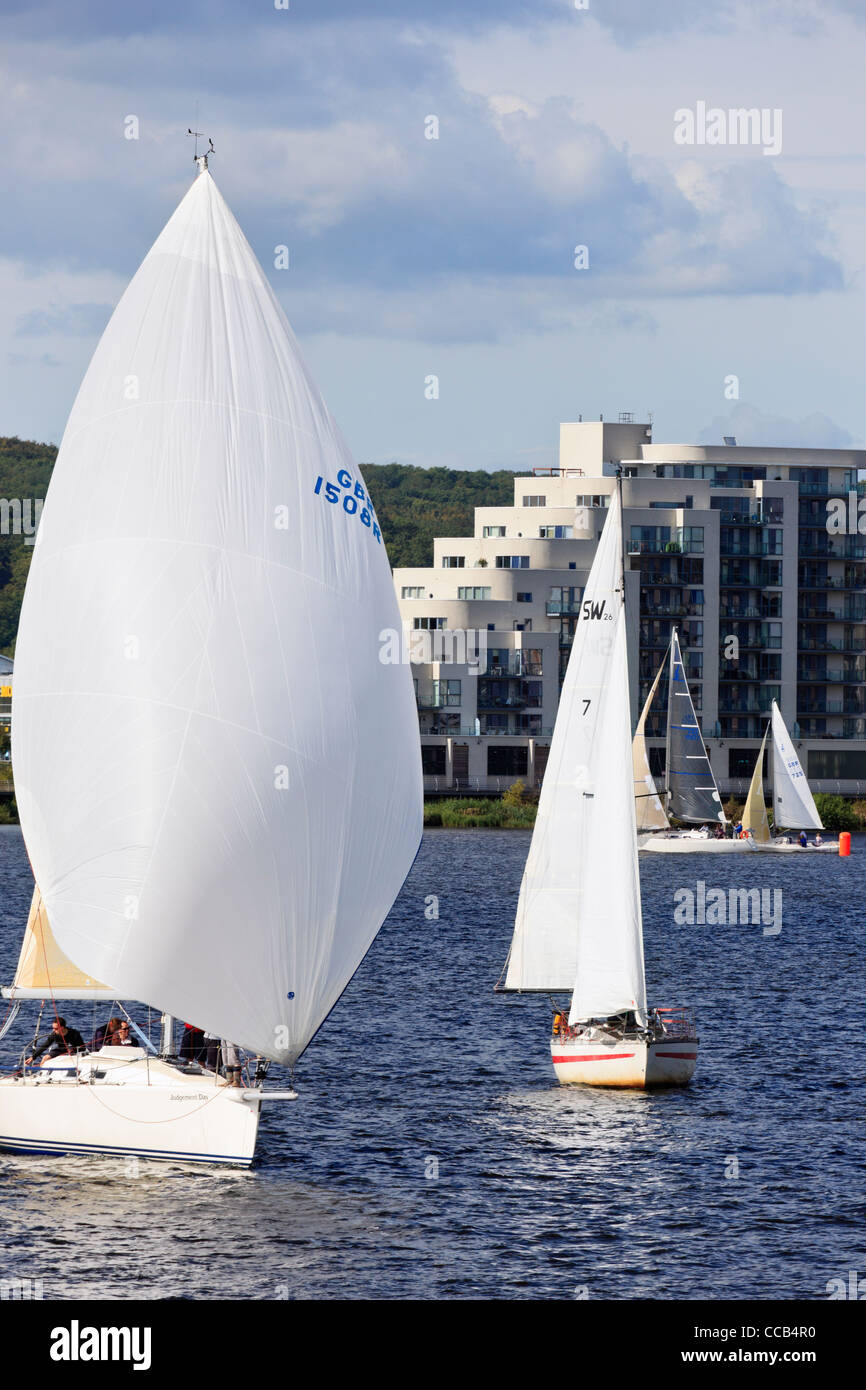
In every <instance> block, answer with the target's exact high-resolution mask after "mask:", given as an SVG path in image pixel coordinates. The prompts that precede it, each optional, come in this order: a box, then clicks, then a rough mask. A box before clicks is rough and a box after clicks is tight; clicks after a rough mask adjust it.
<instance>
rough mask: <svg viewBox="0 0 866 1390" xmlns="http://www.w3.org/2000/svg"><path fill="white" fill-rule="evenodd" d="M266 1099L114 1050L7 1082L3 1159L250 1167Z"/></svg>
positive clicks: (0, 1129) (0, 1086) (0, 1087)
mask: <svg viewBox="0 0 866 1390" xmlns="http://www.w3.org/2000/svg"><path fill="white" fill-rule="evenodd" d="M130 1051H132V1052H134V1056H133V1058H132V1059H131V1060H128V1053H129V1052H130ZM118 1054H121V1055H120V1056H118ZM124 1054H127V1055H124ZM261 1099H262V1091H261V1090H260V1089H257V1090H255V1091H253V1090H245V1089H244V1088H241V1087H233V1086H228V1085H227V1084H226V1083H225V1081H223V1080H222V1078H219V1077H217V1076H216V1075H215V1074H214V1073H212V1072H202V1073H201V1074H199V1075H196V1074H194V1073H192V1074H191V1073H190V1072H188V1071H185V1070H182V1069H181V1068H179V1067H176V1066H173V1065H172V1064H171V1063H169V1062H166V1061H163V1060H161V1059H157V1058H154V1057H147V1056H145V1055H144V1054H143V1053H142V1052H141V1051H140V1050H139V1049H138V1048H136V1049H126V1048H105V1049H103V1051H102V1052H97V1053H91V1054H89V1055H87V1056H84V1057H80V1058H78V1059H75V1058H71V1057H69V1058H55V1059H54V1060H53V1061H52V1062H49V1063H47V1064H46V1065H44V1066H42V1067H36V1068H34V1069H32V1070H30V1071H28V1072H26V1074H25V1075H24V1076H23V1077H15V1078H10V1079H7V1080H3V1081H0V1149H12V1150H17V1151H18V1152H23V1153H79V1154H94V1153H98V1154H115V1155H117V1156H118V1157H128V1156H138V1157H141V1158H155V1159H176V1160H182V1161H186V1162H190V1161H192V1162H204V1163H221V1164H223V1163H224V1164H235V1165H241V1166H243V1167H248V1166H249V1164H250V1163H251V1162H252V1158H253V1152H254V1150H255V1146H256V1135H257V1132H258V1127H259V1114H260V1110H261Z"/></svg>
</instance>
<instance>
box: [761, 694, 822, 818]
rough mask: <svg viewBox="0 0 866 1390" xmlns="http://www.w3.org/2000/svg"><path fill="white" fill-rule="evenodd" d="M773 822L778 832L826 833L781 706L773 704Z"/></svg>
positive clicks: (774, 702)
mask: <svg viewBox="0 0 866 1390" xmlns="http://www.w3.org/2000/svg"><path fill="white" fill-rule="evenodd" d="M772 724H773V820H774V821H775V826H776V829H777V830H778V829H779V828H780V827H781V826H785V828H786V829H788V830H823V829H824V827H823V825H822V824H821V817H820V816H819V815H818V808H817V806H816V805H815V800H814V797H813V796H812V793H811V791H810V790H809V783H808V782H807V781H806V774H805V772H804V771H803V767H802V764H801V762H800V759H799V758H798V757H797V751H796V749H795V748H794V745H793V743H792V742H791V736H790V734H789V733H788V730H787V729H786V728H785V721H784V719H783V718H782V715H781V712H780V710H779V706H778V705H777V704H776V701H775V700H774V701H773V712H772Z"/></svg>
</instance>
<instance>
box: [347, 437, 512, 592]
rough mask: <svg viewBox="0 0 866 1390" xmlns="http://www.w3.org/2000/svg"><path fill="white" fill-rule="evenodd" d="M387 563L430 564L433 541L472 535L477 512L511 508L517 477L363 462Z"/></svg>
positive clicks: (478, 471) (504, 470)
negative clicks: (475, 511) (496, 508)
mask: <svg viewBox="0 0 866 1390" xmlns="http://www.w3.org/2000/svg"><path fill="white" fill-rule="evenodd" d="M361 471H362V473H363V474H364V481H365V483H366V484H367V487H368V489H369V492H370V496H371V497H372V499H373V506H374V507H375V508H376V514H377V515H378V517H379V523H380V525H381V527H382V535H383V536H384V537H385V544H386V545H387V547H388V558H389V559H390V561H391V564H392V565H393V566H394V568H395V569H396V568H397V567H398V566H399V565H432V563H433V537H434V536H471V535H472V529H473V521H474V516H473V509H474V508H475V507H507V506H510V505H511V504H512V502H513V501H514V478H515V475H514V473H512V472H509V471H508V470H506V469H500V470H499V471H498V472H496V473H486V472H484V470H483V469H478V470H476V471H475V472H473V473H469V472H466V471H465V470H463V469H460V468H416V467H414V466H413V465H412V464H407V463H362V464H361Z"/></svg>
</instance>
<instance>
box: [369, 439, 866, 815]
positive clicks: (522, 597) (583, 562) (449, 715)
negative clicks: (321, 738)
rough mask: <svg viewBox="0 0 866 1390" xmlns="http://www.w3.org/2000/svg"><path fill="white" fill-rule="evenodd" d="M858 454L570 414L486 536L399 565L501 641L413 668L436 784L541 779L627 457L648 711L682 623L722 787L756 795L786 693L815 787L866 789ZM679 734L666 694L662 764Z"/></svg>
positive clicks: (421, 606) (639, 664) (630, 552)
mask: <svg viewBox="0 0 866 1390" xmlns="http://www.w3.org/2000/svg"><path fill="white" fill-rule="evenodd" d="M860 469H866V452H864V451H858V450H840V449H787V448H752V447H744V446H739V445H737V443H736V441H735V440H733V439H728V440H726V441H725V442H724V444H719V445H718V446H715V445H691V444H655V443H653V440H652V427H651V425H650V424H649V423H647V422H638V421H635V420H634V418H633V417H632V416H630V415H621V416H620V417H619V419H618V420H617V421H616V422H605V421H603V420H599V421H597V422H596V421H586V422H585V421H583V420H579V421H577V422H569V423H565V424H563V425H562V426H561V428H560V446H559V462H558V465H557V466H556V467H554V468H549V469H546V470H545V469H535V470H533V472H532V473H531V474H528V475H526V476H525V477H524V476H518V477H516V478H515V484H514V503H513V505H512V506H509V507H481V508H477V509H476V513H475V528H474V535H472V536H471V537H463V536H461V537H451V538H441V539H437V540H436V541H435V544H434V556H433V565H432V567H429V568H412V569H408V568H404V569H398V570H395V573H394V581H395V585H396V589H397V597H398V600H399V603H400V609H401V613H402V617H403V621H404V623H405V624H406V626H407V627H409V628H411V629H416V630H417V629H426V630H427V631H428V632H430V633H431V634H433V635H435V634H437V633H438V634H443V636H444V635H445V634H448V633H458V632H460V633H462V632H464V631H466V630H472V631H476V632H477V633H478V634H479V635H480V637H481V639H482V641H486V644H487V662H486V666H485V667H484V669H483V670H479V669H478V668H477V667H473V665H472V664H471V662H469V661H467V660H461V659H460V658H461V656H462V655H463V653H462V652H461V650H460V649H459V644H458V649H457V650H456V651H455V650H451V651H448V650H447V644H446V649H445V650H442V649H440V650H438V651H437V650H435V649H433V650H431V651H430V652H429V653H425V655H426V656H429V659H426V660H423V661H421V662H419V663H417V664H414V665H413V677H414V680H415V688H416V695H417V700H418V716H419V724H420V730H421V743H422V749H423V758H424V773H425V788H426V789H427V791H428V792H432V793H437V792H438V793H446V792H447V793H452V792H454V791H456V790H459V791H463V790H480V791H498V790H502V789H503V787H504V786H506V785H508V783H509V782H511V781H513V780H515V779H516V778H518V777H519V778H522V779H523V780H524V781H527V782H528V783H529V784H530V785H536V786H537V785H540V782H541V778H542V776H543V773H544V767H545V765H546V761H547V753H548V750H549V747H550V736H551V734H552V731H553V724H554V720H555V717H556V708H557V704H558V699H559V690H560V686H561V681H562V676H563V673H564V671H565V666H566V663H567V660H568V652H569V648H570V644H571V640H572V637H573V634H574V626H575V622H576V621H577V616H578V613H579V605H580V600H581V597H582V594H583V589H584V586H585V584H586V580H587V575H588V573H589V568H590V565H591V564H592V558H593V555H594V553H595V547H596V545H597V542H598V537H599V535H600V533H601V528H602V526H603V524H604V518H605V515H606V508H607V506H608V504H609V498H610V494H611V492H612V491H613V489H614V488H615V487H616V486H617V481H616V480H617V473H618V472H619V473H621V476H622V479H623V503H624V528H625V542H626V552H627V558H626V566H627V572H626V604H627V612H628V628H629V669H630V673H631V679H632V689H631V692H630V695H631V702H632V715H633V720H636V718H637V714H638V711H639V709H640V708H641V706H642V703H643V701H644V699H645V698H646V695H647V694H648V691H649V688H650V685H651V683H652V680H653V678H654V676H655V673H656V671H657V669H658V666H659V664H660V663H661V661H662V659H663V657H664V653H665V650H666V648H667V646H668V643H669V641H670V634H671V628H672V626H673V625H674V624H676V626H677V627H678V628H679V632H680V639H681V643H682V647H683V653H684V658H685V661H686V666H687V672H688V676H689V683H690V686H691V689H692V694H693V698H694V703H695V708H696V710H697V711H698V716H699V719H700V720H701V724H702V727H703V732H704V737H705V740H706V742H707V747H708V751H709V753H710V757H711V759H712V763H713V768H714V770H715V773H716V777H717V780H718V782H719V785H720V787H721V789H722V792H723V793H725V794H729V793H730V794H743V793H744V791H745V788H746V786H747V783H748V779H749V777H750V776H751V770H752V767H753V766H754V761H755V757H756V755H757V751H758V748H759V745H760V739H761V737H762V734H763V731H764V727H765V725H766V720H767V718H768V715H769V710H770V705H771V702H772V701H773V700H774V699H775V700H776V701H778V703H779V706H780V708H781V710H782V713H783V716H784V718H785V721H786V723H787V724H788V727H789V728H790V729H791V732H792V735H793V737H794V739H795V741H796V742H797V744H798V746H799V751H800V757H801V760H802V762H803V764H804V766H805V767H806V771H807V775H808V777H809V780H810V782H811V784H812V786H813V789H815V790H819V791H838V792H842V793H843V794H848V795H859V794H861V792H864V793H866V670H864V663H866V583H864V580H866V535H861V534H860V533H859V531H858V529H857V498H856V496H852V495H853V494H856V491H857V476H858V470H860ZM843 515H844V521H843V522H842V524H841V525H840V517H842V516H843ZM863 526H864V531H866V517H864V519H863ZM849 527H850V528H851V529H849ZM455 658H456V659H455ZM665 730H666V711H665V709H664V706H663V704H662V703H661V702H659V703H657V704H656V706H654V709H653V712H652V714H651V717H650V720H649V723H648V733H649V739H648V743H649V747H650V757H651V761H652V763H653V766H654V769H655V770H656V771H658V772H659V773H662V771H663V766H664V739H665Z"/></svg>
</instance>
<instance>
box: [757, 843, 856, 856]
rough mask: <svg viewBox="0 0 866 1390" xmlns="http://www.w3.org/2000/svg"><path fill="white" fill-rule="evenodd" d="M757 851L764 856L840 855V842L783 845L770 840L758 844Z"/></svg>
mask: <svg viewBox="0 0 866 1390" xmlns="http://www.w3.org/2000/svg"><path fill="white" fill-rule="evenodd" d="M755 849H756V850H759V851H761V853H763V854H838V853H839V841H838V840H827V841H826V843H825V844H823V845H798V844H796V843H795V844H793V845H783V844H780V843H779V841H778V840H768V841H767V843H766V844H763V845H760V844H756V845H755Z"/></svg>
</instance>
